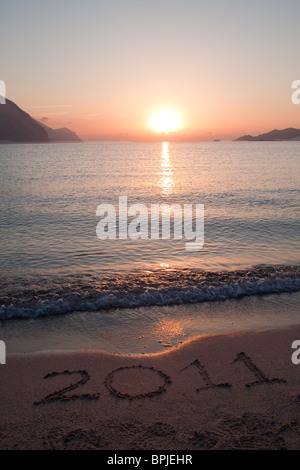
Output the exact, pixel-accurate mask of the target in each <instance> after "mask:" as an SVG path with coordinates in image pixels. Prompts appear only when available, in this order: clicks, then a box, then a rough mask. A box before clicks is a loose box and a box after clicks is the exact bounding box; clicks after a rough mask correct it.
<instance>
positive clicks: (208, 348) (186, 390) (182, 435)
mask: <svg viewBox="0 0 300 470" xmlns="http://www.w3.org/2000/svg"><path fill="white" fill-rule="evenodd" d="M297 339H300V327H295V326H293V327H290V328H284V329H274V330H261V331H252V332H251V331H247V332H240V333H230V334H221V335H205V336H202V337H197V338H194V339H191V340H189V341H187V342H186V343H184V344H183V345H181V346H179V347H176V348H172V349H170V350H168V351H165V352H163V353H161V352H160V353H154V354H140V355H123V354H122V355H121V354H112V353H108V352H105V351H95V350H90V351H59V352H58V351H57V352H47V353H46V352H42V353H30V354H20V353H19V354H9V355H8V356H7V361H6V365H1V366H0V378H1V390H0V406H1V425H0V448H1V449H116V450H119V449H120V450H121V449H136V450H137V449H140V450H141V449H156V450H159V449H185V450H187V449H190V450H193V449H195V450H196V449H297V448H299V447H300V393H299V390H300V365H295V364H293V362H292V360H291V357H292V353H293V349H292V348H291V345H292V342H293V341H295V340H297Z"/></svg>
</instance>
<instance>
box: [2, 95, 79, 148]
mask: <svg viewBox="0 0 300 470" xmlns="http://www.w3.org/2000/svg"><path fill="white" fill-rule="evenodd" d="M0 142H82V140H81V139H80V138H79V137H78V136H77V135H76V134H75V132H73V131H71V130H70V129H68V128H66V127H63V128H61V129H52V128H51V127H49V126H46V125H45V124H43V123H41V122H39V121H36V120H35V119H33V118H32V117H31V116H30V115H29V114H28V113H26V112H25V111H23V110H22V109H21V108H19V106H17V105H16V104H15V103H14V102H13V101H11V100H9V99H6V104H1V105H0Z"/></svg>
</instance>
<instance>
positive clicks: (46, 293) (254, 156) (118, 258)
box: [0, 141, 300, 354]
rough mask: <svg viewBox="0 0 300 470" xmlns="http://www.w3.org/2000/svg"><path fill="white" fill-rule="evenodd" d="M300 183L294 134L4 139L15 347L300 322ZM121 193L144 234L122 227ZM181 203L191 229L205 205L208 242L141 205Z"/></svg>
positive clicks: (4, 212) (6, 258)
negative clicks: (190, 245)
mask: <svg viewBox="0 0 300 470" xmlns="http://www.w3.org/2000/svg"><path fill="white" fill-rule="evenodd" d="M299 189H300V142H297V141H294V142H293V141H289V142H283V141H282V142H281V141H278V142H227V141H226V142H225V141H224V142H192V143H186V142H167V141H166V142H154V143H140V142H87V143H51V144H1V145H0V195H1V200H0V211H1V219H0V233H1V241H0V260H1V272H0V285H1V294H0V339H1V340H3V341H5V343H6V348H7V353H8V354H9V353H28V352H30V353H32V352H38V351H53V350H55V351H58V350H59V351H60V350H79V349H81V350H94V349H99V350H106V351H110V352H113V353H122V354H149V353H157V352H161V351H165V350H167V349H168V348H172V347H177V346H178V345H180V344H183V343H184V342H185V341H187V340H189V339H191V338H193V337H195V336H199V335H205V334H220V333H221V334H222V333H229V332H235V331H246V330H257V329H265V328H279V327H286V326H292V325H299V323H300V312H299V300H300V293H299V290H300V249H299V248H300V245H299V241H300V239H299V235H300V224H299V222H300V211H299V201H300V198H299V196H300V195H299ZM120 198H122V200H123V201H124V200H126V201H127V204H128V215H130V216H129V218H128V227H129V226H130V224H132V225H131V227H133V229H132V230H131V232H130V233H131V234H132V233H133V231H135V236H129V235H128V236H127V237H125V236H124V227H123V232H122V233H123V237H122V238H120V236H118V234H119V230H120V221H119V201H120ZM126 198H127V199H126ZM174 204H176V205H179V206H180V207H181V208H182V210H183V212H182V213H184V209H185V208H186V207H188V206H189V207H191V208H192V209H191V210H192V219H191V221H192V227H194V229H195V228H196V225H197V223H199V226H200V222H201V221H200V220H198V219H197V213H196V207H197V205H199V207H200V206H201V207H204V212H203V214H204V216H203V220H202V222H203V224H202V228H203V230H204V231H203V235H204V239H203V244H201V246H199V247H198V249H192V250H189V249H187V242H188V241H190V239H188V237H187V234H186V233H185V231H184V230H183V231H182V237H181V238H179V237H177V238H176V237H174V236H173V232H172V224H171V226H170V236H169V237H168V236H165V237H164V238H162V230H160V231H159V236H158V237H151V231H150V228H149V231H148V232H147V234H146V235H145V231H143V230H142V228H141V226H142V224H140V225H139V224H138V223H137V221H138V220H139V219H138V216H139V214H140V212H138V211H137V209H138V208H139V207H141V205H143V207H146V210H147V211H148V214H149V221H151V217H150V215H151V208H152V207H153V206H152V205H159V207H161V208H162V213H161V219H160V221H162V217H163V216H162V214H163V212H164V211H167V212H168V210H169V209H168V208H169V207H170V206H174ZM137 205H138V206H137ZM99 206H101V207H102V208H103V207H104V208H106V212H105V213H104V212H103V216H102V218H101V216H99V211H98V212H97V208H98V207H99ZM156 207H157V206H156ZM114 210H115V218H114V216H113V214H114ZM135 210H136V212H135ZM109 211H111V212H110V214H112V216H110V218H108V215H109ZM134 214H135V215H134ZM170 214H171V216H170V219H171V220H172V212H171V213H170ZM105 216H106V217H107V219H105ZM103 217H104V218H103ZM105 220H106V221H107V225H106V229H105V230H106V232H107V236H102V239H101V237H99V236H98V235H99V234H98V233H97V227H99V223H100V224H101V223H102V225H101V227H102V228H103V227H104V225H105ZM101 221H102V222H101ZM114 223H115V233H116V236H115V237H113V236H111V234H112V233H114V227H113V224H114ZM149 223H150V222H149ZM161 223H162V222H161ZM128 227H127V228H128ZM143 227H144V225H143ZM149 227H150V225H149ZM173 228H174V227H173ZM126 233H127V230H126Z"/></svg>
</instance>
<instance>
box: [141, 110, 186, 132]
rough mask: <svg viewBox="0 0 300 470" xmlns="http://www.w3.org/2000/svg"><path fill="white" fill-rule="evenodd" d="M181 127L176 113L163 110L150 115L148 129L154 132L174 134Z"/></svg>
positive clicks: (181, 124)
mask: <svg viewBox="0 0 300 470" xmlns="http://www.w3.org/2000/svg"><path fill="white" fill-rule="evenodd" d="M182 126H183V121H182V119H181V117H180V115H179V114H178V112H177V111H173V110H170V109H163V110H159V111H156V112H155V113H153V114H152V116H151V118H150V121H149V127H150V129H151V130H153V131H155V132H176V131H178V130H179V129H181V128H182Z"/></svg>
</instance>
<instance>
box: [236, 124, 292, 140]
mask: <svg viewBox="0 0 300 470" xmlns="http://www.w3.org/2000/svg"><path fill="white" fill-rule="evenodd" d="M272 140H300V129H294V128H293V127H288V128H287V129H282V130H278V129H273V130H272V131H270V132H267V133H266V134H260V135H257V136H252V135H243V136H242V137H239V138H238V139H235V141H249V142H252V141H272Z"/></svg>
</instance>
